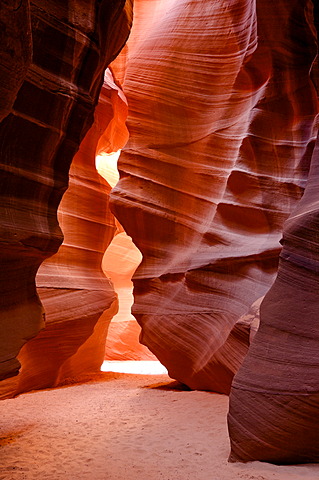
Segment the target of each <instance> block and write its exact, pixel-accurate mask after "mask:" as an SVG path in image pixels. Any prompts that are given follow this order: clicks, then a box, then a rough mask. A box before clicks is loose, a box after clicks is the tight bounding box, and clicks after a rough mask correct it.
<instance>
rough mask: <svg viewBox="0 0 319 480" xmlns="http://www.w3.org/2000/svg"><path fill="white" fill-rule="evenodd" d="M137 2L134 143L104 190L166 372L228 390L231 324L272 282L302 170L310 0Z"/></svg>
mask: <svg viewBox="0 0 319 480" xmlns="http://www.w3.org/2000/svg"><path fill="white" fill-rule="evenodd" d="M151 4H153V5H154V6H156V9H154V11H155V15H153V16H152V13H151V8H150V5H151ZM136 9H137V10H136V22H135V27H134V28H135V32H134V30H133V33H132V37H133V38H134V39H135V44H134V45H132V46H130V43H129V44H128V48H127V50H126V58H127V59H128V61H127V71H126V74H125V82H124V92H125V94H126V96H127V98H128V104H129V119H128V128H129V131H130V140H129V142H128V144H127V146H126V147H125V149H124V151H123V153H122V155H121V157H120V160H119V169H120V176H121V178H120V181H119V183H118V184H117V186H116V187H115V189H114V190H113V191H112V193H111V206H112V209H113V211H114V212H115V214H116V216H117V218H118V219H119V220H120V222H121V224H122V225H123V226H124V228H125V230H126V231H127V233H128V234H129V235H130V236H131V237H132V239H133V241H134V243H135V244H136V245H137V247H138V248H139V249H140V251H141V252H142V255H143V261H142V263H141V265H140V266H139V268H138V269H137V271H136V273H135V275H134V298H135V303H134V306H133V313H134V315H135V317H136V318H137V320H138V322H139V323H140V325H141V327H142V337H141V340H142V342H143V343H144V344H145V345H147V346H148V347H149V348H150V350H151V351H152V352H153V353H155V355H156V356H157V357H158V358H159V360H160V361H161V362H162V363H163V364H164V365H165V366H166V367H167V368H168V371H169V375H170V376H171V377H173V378H175V379H178V380H180V381H181V382H183V383H185V384H187V385H188V386H189V387H191V388H198V389H208V390H215V391H218V392H224V393H228V392H229V389H230V383H231V380H232V377H233V374H234V373H235V372H236V371H237V369H238V367H239V365H240V364H241V362H242V359H243V358H244V356H245V354H246V352H247V347H248V344H249V330H250V329H249V325H247V323H246V322H237V321H238V319H239V318H240V317H241V315H243V314H245V312H246V311H247V310H248V308H249V306H250V305H251V304H252V303H253V302H254V301H255V300H257V298H259V297H260V296H262V295H264V294H265V292H266V291H267V290H268V288H269V286H270V285H271V283H272V282H273V280H274V275H275V273H276V270H277V262H278V255H279V251H280V244H279V240H280V238H281V235H282V226H283V223H284V221H285V219H286V218H287V217H288V215H289V213H290V212H291V210H292V208H293V207H294V205H295V203H296V201H297V200H298V199H299V198H300V196H301V195H302V192H303V189H304V186H305V180H306V178H307V175H308V169H309V163H310V158H311V154H312V150H313V145H314V140H315V137H316V134H315V129H314V127H313V124H314V118H315V116H316V114H317V98H316V92H315V89H314V86H313V83H312V80H311V77H310V75H309V72H310V70H311V67H312V64H313V61H314V58H315V55H316V38H315V33H314V28H313V21H312V3H311V1H310V0H309V1H306V0H304V1H302V2H300V0H276V2H275V1H274V0H272V1H270V2H269V1H268V0H267V1H265V0H260V1H258V2H257V6H256V3H255V2H254V1H253V0H242V1H238V0H236V1H231V2H227V6H226V4H225V2H221V1H214V2H207V1H206V0H193V1H189V0H178V1H177V0H167V1H165V0H162V1H159V0H157V1H155V2H149V1H145V0H144V1H142V0H139V1H137V2H136ZM146 21H147V28H146V30H145V33H144V34H142V33H141V32H142V29H143V22H146ZM136 29H140V31H137V30H136ZM236 322H237V323H236ZM234 325H235V327H234Z"/></svg>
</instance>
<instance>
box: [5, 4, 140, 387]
mask: <svg viewBox="0 0 319 480" xmlns="http://www.w3.org/2000/svg"><path fill="white" fill-rule="evenodd" d="M17 3H18V2H10V4H9V2H6V1H5V2H2V5H1V10H0V13H1V15H2V17H1V18H2V20H3V18H4V21H6V19H7V18H9V17H10V21H9V23H8V29H7V30H6V29H5V30H3V29H2V31H1V38H2V39H4V40H5V41H3V42H1V49H2V53H1V58H0V64H1V65H2V67H0V68H8V72H9V73H8V75H9V76H11V73H12V71H15V72H17V76H19V75H20V74H21V77H19V81H18V80H15V78H16V77H15V76H14V75H13V76H12V78H13V80H12V84H11V87H12V91H11V92H10V95H9V97H10V98H9V100H6V99H5V98H6V95H7V93H8V92H7V90H6V89H4V87H3V85H2V84H0V93H1V95H0V96H1V97H2V95H3V98H4V99H5V100H4V103H5V104H4V105H2V104H1V105H0V106H1V107H2V112H1V115H2V117H4V118H3V120H2V122H1V124H0V151H1V165H0V169H1V232H0V241H1V259H0V263H1V269H0V293H1V295H0V298H1V313H0V322H1V339H0V342H1V343H0V352H1V357H0V379H3V378H6V377H10V376H12V375H16V374H17V373H18V370H19V366H20V364H19V361H18V360H17V359H16V356H17V354H18V352H19V350H20V348H21V346H22V345H23V344H24V343H25V342H26V341H27V340H29V339H30V338H32V337H34V336H35V335H36V334H37V333H38V331H39V330H40V329H41V328H43V326H44V322H43V320H44V318H43V317H44V311H43V308H42V305H41V303H40V300H39V297H38V295H37V292H36V287H35V275H36V272H37V270H38V268H39V266H40V264H41V263H42V262H43V261H44V260H45V259H46V258H47V257H49V256H50V255H52V254H53V253H55V252H56V251H57V249H58V247H59V245H60V244H61V242H62V233H61V230H60V228H59V226H58V222H57V207H58V205H59V202H60V200H61V198H62V195H63V193H64V192H65V190H66V188H67V185H68V174H69V167H70V163H71V160H72V158H73V156H74V155H75V153H76V152H77V150H78V148H79V145H80V143H81V141H82V139H83V138H84V136H85V134H86V132H87V131H88V129H89V127H90V126H91V125H92V122H93V113H94V108H95V106H96V103H97V100H98V96H99V92H100V89H101V85H102V83H103V74H104V70H105V68H106V66H107V65H108V64H109V63H110V62H111V61H112V60H113V59H114V58H115V57H116V55H117V54H118V53H119V51H120V49H121V48H122V46H123V44H124V43H125V41H126V39H127V36H128V34H129V29H130V23H131V13H132V4H131V1H130V0H128V1H127V2H125V0H117V1H114V2H111V3H110V2H108V1H106V0H104V1H102V2H100V1H99V2H97V1H90V2H83V1H81V0H75V1H74V2H72V5H71V4H70V3H69V2H52V1H47V2H45V4H44V3H43V2H40V1H37V0H34V1H33V2H32V3H31V7H30V11H28V6H29V3H28V2H25V1H22V2H19V5H21V7H20V8H17V9H15V8H13V5H12V4H17ZM12 9H13V10H14V13H12V15H11V16H10V10H12ZM19 14H21V15H20V16H19ZM28 15H29V17H30V19H31V30H32V63H31V64H30V66H29V68H28V69H27V67H28V64H29V62H30V48H31V46H30V28H29V26H30V23H28V22H27V20H28V18H29V17H28ZM21 16H22V17H21ZM24 21H25V25H24V24H23V23H24ZM19 25H21V30H20V32H19V33H18V32H17V30H16V26H19ZM13 35H16V36H18V37H19V41H17V42H16V43H15V47H14V49H13V51H12V50H11V51H9V49H10V48H12V47H11V46H10V45H11V40H12V36H13ZM3 49H4V51H3ZM10 52H11V53H10ZM19 52H21V54H20V53H19ZM10 57H12V58H13V63H11V64H10V62H9V61H8V58H10ZM18 59H19V61H18ZM17 63H19V64H18V65H16V64H17ZM10 69H11V70H10ZM26 69H27V70H26ZM10 72H11V73H10ZM19 82H20V83H21V87H20V89H19ZM9 85H10V83H9ZM6 86H7V82H6ZM17 90H18V92H17ZM15 97H16V98H15ZM12 104H13V107H12V109H11V112H10V113H9V114H8V110H9V109H10V106H11V105H12ZM93 137H94V139H93V140H92V137H91V138H90V139H89V138H88V139H87V141H88V142H89V143H90V142H92V141H93V142H95V143H96V142H97V138H96V132H94V133H93ZM83 148H86V145H85V146H84V147H83ZM79 155H80V156H81V155H83V152H82V153H80V154H79ZM78 158H79V157H78ZM84 163H85V161H84V157H83V160H82V163H81V161H80V162H79V163H78V164H76V165H75V166H74V168H73V174H75V175H76V176H77V177H78V178H79V177H81V178H83V184H84V187H83V196H82V201H83V203H85V200H86V194H87V193H86V192H87V190H90V187H92V185H90V184H92V182H94V181H95V180H93V179H92V178H91V175H90V172H89V171H86V169H85V167H84V166H83V165H84ZM88 168H89V167H88ZM88 184H89V186H88ZM91 189H92V188H91ZM69 196H72V191H71V192H69ZM73 200H74V199H73ZM67 201H68V200H66V202H67ZM82 206H83V210H81V206H79V211H80V210H81V211H82V212H84V213H83V216H85V213H87V211H86V208H87V206H86V205H85V204H84V205H82ZM76 208H77V207H76ZM69 213H70V212H69V211H68V214H69ZM79 215H80V213H79ZM80 216H81V215H80ZM67 217H68V219H67V220H65V223H67V228H68V229H70V231H69V232H68V234H67V237H68V239H70V238H71V237H72V236H73V235H75V233H74V231H73V229H74V228H75V227H74V222H73V221H72V218H71V217H72V214H71V215H67ZM82 220H84V221H85V219H83V218H81V219H80V221H82ZM97 228H98V227H97ZM103 228H104V227H103ZM71 230H72V231H71ZM103 235H104V234H103ZM103 235H102V238H101V240H99V241H100V242H101V244H103V248H104V245H105V242H106V243H107V241H106V240H105V237H103ZM80 236H81V234H80ZM86 240H87V239H86V238H85V233H84V234H83V235H82V236H81V238H80V240H79V244H80V246H83V244H85V243H86ZM99 241H98V242H99ZM96 248H97V250H99V248H100V246H98V247H96ZM71 250H72V248H71ZM61 256H62V257H63V252H62V253H61ZM83 256H85V255H83ZM80 257H81V255H80ZM92 257H94V253H92V255H91V258H90V262H91V261H92ZM60 258H61V257H60ZM82 260H83V257H81V259H80V262H82ZM53 263H54V261H53ZM70 263H71V264H72V259H71V260H70ZM81 268H83V269H84V270H85V267H84V266H83V264H82V265H81ZM91 268H94V265H93V264H92V267H91ZM99 268H100V267H99ZM58 269H59V268H58ZM66 270H67V268H66V269H65V270H64V271H60V272H59V273H60V274H61V276H62V277H63V276H64V275H66V274H67V273H68V274H70V272H71V271H72V268H70V269H69V271H68V272H66ZM73 272H74V270H73V271H72V274H73ZM87 273H88V277H89V278H88V280H84V275H83V276H81V275H79V276H78V278H76V280H75V279H74V280H73V282H72V279H70V278H69V283H68V284H66V283H67V282H65V283H63V281H62V282H61V284H60V285H59V288H61V299H62V298H63V301H60V300H59V301H57V298H56V291H55V290H52V288H53V289H55V288H56V287H57V284H55V283H54V282H52V283H50V282H49V283H48V284H46V285H43V284H42V283H41V287H45V289H46V290H45V291H43V290H42V294H41V297H42V298H43V300H44V302H45V303H46V304H47V305H50V307H49V310H50V308H51V306H52V310H51V311H49V312H48V321H49V324H51V319H52V316H53V317H54V316H55V315H60V314H61V312H59V311H55V310H56V309H57V310H60V309H61V307H62V304H64V302H65V301H66V300H65V299H66V298H67V299H70V298H71V297H72V296H73V294H74V295H75V296H77V298H78V295H77V292H73V294H72V292H70V289H74V290H77V289H83V288H86V287H83V285H84V284H85V285H86V282H88V283H89V282H90V272H89V271H88V272H87ZM50 275H51V273H50ZM50 275H49V276H50ZM50 278H51V277H50ZM50 281H51V280H50ZM81 281H82V283H81ZM101 282H102V283H103V282H104V283H105V280H101ZM94 288H95V287H94ZM48 289H49V290H48ZM63 289H64V290H63ZM65 289H67V291H65ZM95 290H99V288H97V289H96V288H95ZM96 295H97V293H96V292H95V293H94V294H93V297H94V298H93V299H92V298H91V297H90V303H91V304H92V305H95V304H96V303H98V304H99V307H98V308H96V309H95V307H94V308H93V310H91V312H90V313H87V311H86V312H83V308H82V310H81V309H80V312H76V316H77V320H78V321H80V320H81V319H82V322H81V323H83V322H84V318H85V317H87V316H89V317H90V316H94V315H95V314H96V311H99V312H100V313H101V311H102V310H103V309H104V308H105V306H108V307H109V306H110V304H111V303H112V301H113V300H114V293H112V294H110V293H108V292H106V293H103V295H102V296H103V299H102V300H101V298H99V299H96ZM89 296H90V295H89ZM105 297H107V299H106V298H105ZM111 297H112V299H113V300H112V301H111ZM76 302H78V300H76ZM70 303H73V305H74V303H75V300H74V298H72V301H70ZM102 304H103V307H102ZM66 310H67V311H66V312H64V313H65V314H66V317H68V315H69V313H70V312H69V311H68V309H66ZM95 310H96V311H95ZM66 320H68V318H66ZM88 320H89V322H88V326H86V327H85V328H84V330H85V329H87V332H86V333H85V334H84V337H83V338H84V340H83V339H82V340H83V341H85V339H87V338H88V336H89V335H91V333H92V328H93V326H94V321H93V320H92V318H89V319H88ZM60 326H61V324H59V327H58V329H57V331H56V333H55V334H53V336H54V335H60V333H61V332H60V331H59V328H60ZM48 331H49V328H48V329H47V332H48ZM73 335H74V332H73ZM44 337H45V334H44ZM44 337H42V338H44ZM60 340H61V339H57V342H58V343H59V342H60ZM82 340H81V341H80V342H78V339H76V340H75V343H74V345H73V347H72V348H73V350H74V351H76V350H77V348H78V346H79V345H80V344H81V342H82ZM39 342H42V340H39ZM65 342H66V343H67V342H68V340H67V339H65ZM72 342H73V340H71V343H72ZM29 343H30V342H29ZM42 343H43V346H44V348H46V345H47V344H46V342H45V341H43V342H42ZM29 346H30V345H29ZM65 348H66V347H65V345H64V346H61V351H63V350H64V349H65ZM72 348H71V350H72ZM30 349H31V350H32V347H31V346H30ZM31 350H30V352H31ZM42 355H43V350H42ZM63 355H64V352H62V356H63ZM49 356H50V352H48V357H49ZM57 357H58V353H57V352H56V353H55V358H54V361H56V362H57V365H56V369H57V371H56V375H58V373H57V372H58V370H59V367H60V360H58V358H57ZM27 360H28V361H29V357H28V355H27V359H26V360H25V361H26V362H27ZM42 360H43V356H42V358H41V362H42ZM50 361H51V360H50ZM31 363H32V368H33V367H34V366H35V362H34V361H33V362H31ZM30 368H31V367H30ZM40 368H41V367H40ZM51 374H52V372H49V370H48V380H47V383H46V385H48V384H50V382H51V380H52V379H51V377H52V375H51ZM31 375H32V374H31ZM53 376H54V375H53ZM17 381H19V380H17ZM3 385H4V384H2V386H3ZM3 388H5V387H3Z"/></svg>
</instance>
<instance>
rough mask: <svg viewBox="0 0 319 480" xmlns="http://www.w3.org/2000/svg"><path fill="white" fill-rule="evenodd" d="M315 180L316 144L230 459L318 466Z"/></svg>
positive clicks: (237, 413)
mask: <svg viewBox="0 0 319 480" xmlns="http://www.w3.org/2000/svg"><path fill="white" fill-rule="evenodd" d="M315 13H316V14H318V12H315ZM317 19H318V16H317ZM317 25H318V23H317ZM317 78H318V77H317ZM318 176H319V141H318V138H317V142H316V147H315V149H314V153H313V156H312V162H311V168H310V173H309V180H308V182H307V186H306V190H305V193H304V195H303V197H302V199H301V201H300V202H299V203H298V205H297V207H296V208H295V209H294V211H293V212H292V214H291V216H290V217H289V219H288V220H287V221H286V223H285V225H284V230H283V240H282V244H283V249H282V252H281V255H280V264H279V270H278V275H277V278H276V280H275V282H274V284H273V286H272V287H271V289H270V290H269V292H268V293H267V295H266V296H265V298H264V300H263V302H262V304H261V310H260V322H261V323H260V327H259V330H258V332H257V334H256V337H255V339H254V342H253V344H252V346H251V348H250V350H249V353H248V355H247V357H246V359H245V360H244V362H243V365H242V367H241V369H240V370H239V372H238V374H237V375H236V377H235V379H234V382H233V385H232V391H231V395H230V409H229V415H228V424H229V432H230V439H231V455H230V460H231V461H243V462H246V461H251V460H262V461H267V462H272V463H278V464H289V463H293V464H295V463H307V462H318V461H319V433H318V432H319V424H318V415H317V412H318V407H319V393H318V392H319V358H318V342H319V321H318V310H319V297H318V291H319V290H318V289H319V268H318V252H319V240H318V229H319V224H318V211H319V195H318Z"/></svg>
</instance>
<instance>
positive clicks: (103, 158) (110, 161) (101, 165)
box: [95, 150, 121, 188]
mask: <svg viewBox="0 0 319 480" xmlns="http://www.w3.org/2000/svg"><path fill="white" fill-rule="evenodd" d="M120 153H121V150H119V151H118V152H114V153H109V154H107V153H104V154H102V155H97V156H96V157H95V166H96V169H97V171H98V172H99V174H100V175H101V176H102V177H103V178H105V180H106V181H107V183H108V184H109V185H111V187H112V188H113V187H115V185H116V184H117V182H118V181H119V172H118V170H117V161H118V159H119V156H120Z"/></svg>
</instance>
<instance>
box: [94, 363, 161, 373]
mask: <svg viewBox="0 0 319 480" xmlns="http://www.w3.org/2000/svg"><path fill="white" fill-rule="evenodd" d="M101 371H102V372H118V373H133V374H138V375H165V374H167V370H166V368H165V367H164V365H162V364H161V363H160V362H158V361H153V360H150V361H144V360H141V361H130V360H124V361H123V362H116V361H113V360H112V361H105V362H103V364H102V367H101Z"/></svg>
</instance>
